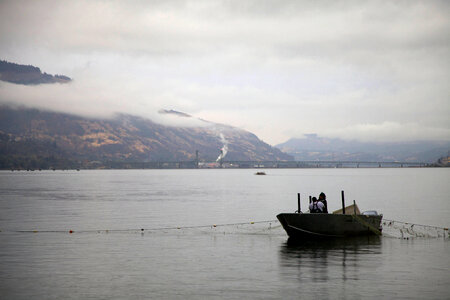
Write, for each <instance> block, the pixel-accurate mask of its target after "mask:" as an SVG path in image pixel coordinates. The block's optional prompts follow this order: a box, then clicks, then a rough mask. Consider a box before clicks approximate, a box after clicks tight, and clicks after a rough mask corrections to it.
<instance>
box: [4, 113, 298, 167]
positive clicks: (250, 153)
mask: <svg viewBox="0 0 450 300" xmlns="http://www.w3.org/2000/svg"><path fill="white" fill-rule="evenodd" d="M164 113H173V114H175V113H176V112H173V111H164ZM178 114H181V113H178ZM180 117H183V118H186V117H187V118H190V116H189V115H186V114H182V116H180ZM224 146H226V150H227V153H226V156H225V158H224V161H227V160H241V161H249V160H272V161H277V160H292V159H293V157H292V156H290V155H287V154H285V153H283V152H281V151H280V150H279V149H276V148H274V147H272V146H270V145H268V144H266V143H264V142H263V141H261V140H260V139H258V137H257V136H256V135H254V134H252V133H250V132H247V131H245V130H241V129H237V128H234V127H231V126H226V125H219V124H214V123H208V122H205V126H202V127H170V126H164V125H161V124H157V123H155V122H152V121H151V120H148V119H145V118H141V117H136V116H131V115H117V116H116V117H115V118H113V119H88V118H83V117H80V116H74V115H69V114H63V113H55V112H48V111H39V110H36V109H25V108H20V109H12V108H9V107H6V106H0V168H2V169H11V168H43V169H46V168H50V167H56V168H62V167H67V166H75V165H77V166H80V167H90V166H92V164H93V163H94V162H95V163H96V164H98V165H100V166H101V165H102V164H104V162H107V161H109V162H110V161H117V162H152V161H193V160H195V159H196V151H197V150H198V151H199V159H200V161H202V160H204V161H215V160H216V159H217V157H218V156H219V154H220V150H221V149H222V148H224Z"/></svg>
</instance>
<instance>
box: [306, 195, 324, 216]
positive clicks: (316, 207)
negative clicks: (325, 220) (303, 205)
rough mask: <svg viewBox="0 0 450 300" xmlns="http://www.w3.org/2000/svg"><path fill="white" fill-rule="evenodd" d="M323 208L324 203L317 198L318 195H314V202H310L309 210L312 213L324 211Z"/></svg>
mask: <svg viewBox="0 0 450 300" xmlns="http://www.w3.org/2000/svg"><path fill="white" fill-rule="evenodd" d="M323 208H324V205H323V203H322V202H320V201H319V200H317V198H316V197H312V202H311V203H310V204H309V212H310V213H312V214H318V213H322V212H323Z"/></svg>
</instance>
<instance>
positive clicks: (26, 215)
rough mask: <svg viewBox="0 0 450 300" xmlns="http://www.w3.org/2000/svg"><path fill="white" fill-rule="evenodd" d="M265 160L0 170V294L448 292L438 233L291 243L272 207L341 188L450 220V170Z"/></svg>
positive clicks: (391, 208) (403, 215)
mask: <svg viewBox="0 0 450 300" xmlns="http://www.w3.org/2000/svg"><path fill="white" fill-rule="evenodd" d="M265 171H266V173H267V174H268V175H267V176H255V175H254V173H255V171H254V170H101V171H83V170H82V171H80V172H76V171H56V172H52V171H46V172H0V193H1V196H0V230H2V232H0V295H1V296H0V298H2V299H3V298H4V299H61V298H68V299H125V298H127V299H141V298H155V299H161V298H163V299H223V298H226V299H243V298H250V299H261V298H265V299H280V298H287V299H294V298H295V299H297V298H299V297H304V298H316V297H320V298H325V299H326V298H332V299H335V298H338V299H339V298H341V299H343V298H353V299H354V298H356V299H358V298H363V297H364V298H379V297H384V298H389V299H393V298H400V299H401V298H404V299H423V298H427V299H445V298H448V295H450V293H449V292H450V289H449V284H450V280H449V278H450V276H449V272H448V270H449V269H450V255H449V254H450V245H449V240H448V239H441V238H439V239H429V238H428V239H412V240H411V239H409V240H405V239H396V238H387V237H382V238H374V237H372V238H362V239H352V240H345V241H339V240H338V241H330V242H326V243H304V244H295V243H294V244H293V243H291V242H290V241H288V239H287V236H286V234H285V232H284V231H283V230H282V229H281V228H280V226H279V224H277V223H276V222H274V221H273V220H274V219H275V216H276V214H278V213H279V212H293V211H294V210H296V209H297V192H300V193H301V195H302V206H303V207H306V204H307V198H308V196H309V195H313V196H317V195H318V194H319V193H320V192H322V191H323V192H325V193H326V194H327V196H328V206H329V210H330V211H332V210H335V209H339V208H340V205H341V200H340V191H341V190H345V192H346V198H347V200H348V202H350V201H352V200H356V201H357V203H358V205H359V207H360V208H361V210H371V209H376V210H378V211H379V212H381V213H383V214H384V217H385V218H387V219H393V220H402V221H407V222H411V223H418V224H429V225H435V226H441V227H448V225H449V222H448V220H449V219H448V215H449V213H450V204H449V196H448V195H449V194H450V187H449V185H448V182H450V180H449V179H450V172H449V171H450V170H448V169H425V168H423V169H422V168H421V169H406V168H405V169H293V170H291V169H277V170H265ZM258 221H268V222H262V223H258ZM251 222H257V223H254V224H251ZM236 223H243V224H242V225H227V226H222V224H236ZM213 224H216V225H217V226H216V227H214V226H212V225H213ZM197 225H206V226H205V227H195V228H186V227H188V226H197ZM178 227H179V229H177V228H178ZM141 228H142V229H145V230H144V231H143V232H142V231H141V230H140V229H141ZM158 228H174V229H158ZM152 229H155V230H152ZM156 229H157V230H156ZM69 230H73V231H74V232H73V233H72V234H70V233H68V232H69ZM115 230H118V231H115ZM21 231H25V232H21ZM33 231H37V232H36V233H34V232H33Z"/></svg>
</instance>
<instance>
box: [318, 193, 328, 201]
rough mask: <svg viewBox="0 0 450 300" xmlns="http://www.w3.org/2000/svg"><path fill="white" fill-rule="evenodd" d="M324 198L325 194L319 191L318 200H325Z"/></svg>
mask: <svg viewBox="0 0 450 300" xmlns="http://www.w3.org/2000/svg"><path fill="white" fill-rule="evenodd" d="M325 199H327V196H325V194H324V193H320V195H319V200H325Z"/></svg>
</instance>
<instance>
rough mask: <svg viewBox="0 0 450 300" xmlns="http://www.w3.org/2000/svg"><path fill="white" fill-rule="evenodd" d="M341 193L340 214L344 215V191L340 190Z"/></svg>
mask: <svg viewBox="0 0 450 300" xmlns="http://www.w3.org/2000/svg"><path fill="white" fill-rule="evenodd" d="M341 195H342V214H343V215H345V198H344V191H341Z"/></svg>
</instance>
